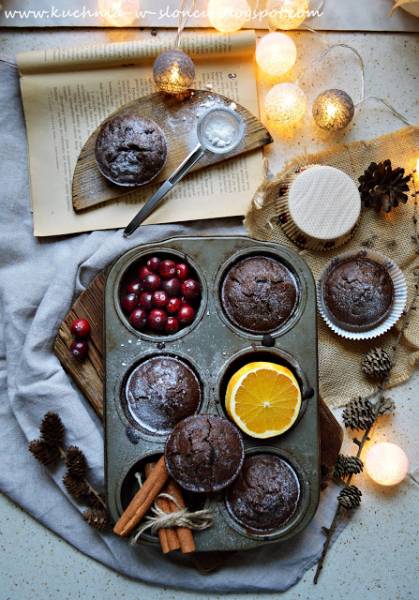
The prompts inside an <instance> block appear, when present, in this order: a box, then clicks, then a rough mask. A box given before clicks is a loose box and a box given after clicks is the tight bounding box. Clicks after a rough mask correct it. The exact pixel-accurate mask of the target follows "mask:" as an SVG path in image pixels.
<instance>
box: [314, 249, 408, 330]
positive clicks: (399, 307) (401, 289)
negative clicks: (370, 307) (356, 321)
mask: <svg viewBox="0 0 419 600" xmlns="http://www.w3.org/2000/svg"><path fill="white" fill-rule="evenodd" d="M348 258H354V259H356V258H369V259H370V260H373V261H375V262H377V263H378V264H380V265H382V266H383V267H385V268H386V269H387V271H388V273H389V275H390V277H391V280H392V282H393V292H394V293H393V302H392V306H391V309H390V311H389V313H388V315H387V316H386V317H385V319H384V321H382V322H381V323H379V324H378V325H376V326H374V327H373V328H372V329H369V330H367V331H348V330H347V329H344V328H343V327H341V326H339V325H338V324H336V322H335V320H334V318H333V315H331V314H330V311H329V310H328V308H327V305H326V303H325V301H324V284H325V281H326V279H327V276H328V274H329V273H330V271H331V270H332V268H334V267H335V266H336V265H337V264H339V263H340V262H341V261H343V260H345V261H346V260H348ZM406 302H407V285H406V280H405V278H404V275H403V273H402V271H401V270H400V268H399V267H398V266H397V265H396V263H395V262H394V261H392V260H391V259H390V258H388V257H387V256H384V254H381V253H380V252H376V251H373V250H367V249H364V248H362V249H359V250H351V251H350V252H345V253H344V254H340V255H339V256H336V257H335V258H333V259H332V260H331V261H330V263H329V264H328V265H327V266H326V268H325V269H324V271H323V272H322V273H321V275H320V278H319V280H318V282H317V303H318V309H319V313H320V315H321V317H322V319H323V320H324V321H325V323H326V325H327V326H328V327H329V328H330V329H331V330H332V331H333V332H334V333H336V334H337V335H339V336H340V337H343V338H345V339H347V340H371V339H373V338H376V337H378V336H380V335H383V334H384V333H386V332H387V331H389V330H390V329H391V328H392V327H393V325H395V324H396V323H397V321H398V320H399V319H400V317H401V316H402V313H403V310H404V308H405V306H406Z"/></svg>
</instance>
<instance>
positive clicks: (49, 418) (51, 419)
mask: <svg viewBox="0 0 419 600" xmlns="http://www.w3.org/2000/svg"><path fill="white" fill-rule="evenodd" d="M39 429H40V432H41V437H42V439H43V440H44V442H46V443H47V444H49V445H50V446H61V445H62V444H63V441H64V433H65V430H64V425H63V422H62V421H61V419H60V417H59V416H58V415H57V413H54V412H51V411H50V412H47V414H46V415H45V416H44V418H43V419H42V423H41V426H40V428H39Z"/></svg>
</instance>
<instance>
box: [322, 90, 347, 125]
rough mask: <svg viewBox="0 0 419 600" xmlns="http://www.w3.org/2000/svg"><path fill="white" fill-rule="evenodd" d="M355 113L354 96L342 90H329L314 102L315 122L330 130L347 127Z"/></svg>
mask: <svg viewBox="0 0 419 600" xmlns="http://www.w3.org/2000/svg"><path fill="white" fill-rule="evenodd" d="M354 114H355V106H354V103H353V101H352V98H351V97H350V96H348V94H347V93H346V92H344V91H342V90H327V91H325V92H323V93H322V94H320V95H319V96H317V98H316V100H315V101H314V104H313V119H314V122H315V123H316V125H317V126H318V127H320V128H321V129H326V130H328V131H339V130H340V129H345V127H347V126H348V125H349V123H350V122H351V121H352V119H353V117H354Z"/></svg>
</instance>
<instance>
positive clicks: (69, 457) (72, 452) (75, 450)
mask: <svg viewBox="0 0 419 600" xmlns="http://www.w3.org/2000/svg"><path fill="white" fill-rule="evenodd" d="M65 464H66V465H67V469H68V472H69V473H70V475H73V476H74V477H79V478H80V477H85V476H86V473H87V468H88V467H87V460H86V457H85V455H84V453H83V452H82V451H81V450H80V448H79V447H78V446H69V447H68V448H67V451H66V455H65Z"/></svg>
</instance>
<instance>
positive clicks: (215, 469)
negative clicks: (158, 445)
mask: <svg viewBox="0 0 419 600" xmlns="http://www.w3.org/2000/svg"><path fill="white" fill-rule="evenodd" d="M165 458H166V466H167V470H168V471H169V473H170V475H171V476H172V477H173V479H174V480H175V481H177V482H178V484H179V485H180V486H181V487H183V488H184V489H185V490H188V491H190V492H198V493H209V492H218V491H219V490H222V489H224V488H226V487H227V486H228V485H230V484H231V483H232V482H233V481H234V479H235V478H236V477H237V475H238V473H239V471H240V469H241V466H242V464H243V459H244V448H243V440H242V436H241V434H240V432H239V430H238V429H237V428H236V427H235V426H234V425H233V424H232V423H230V421H227V419H223V418H222V417H216V416H213V415H198V416H194V417H188V418H187V419H184V420H183V421H182V422H181V423H178V425H176V427H175V428H174V430H173V431H172V433H171V434H170V436H169V438H168V440H167V442H166V449H165Z"/></svg>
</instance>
